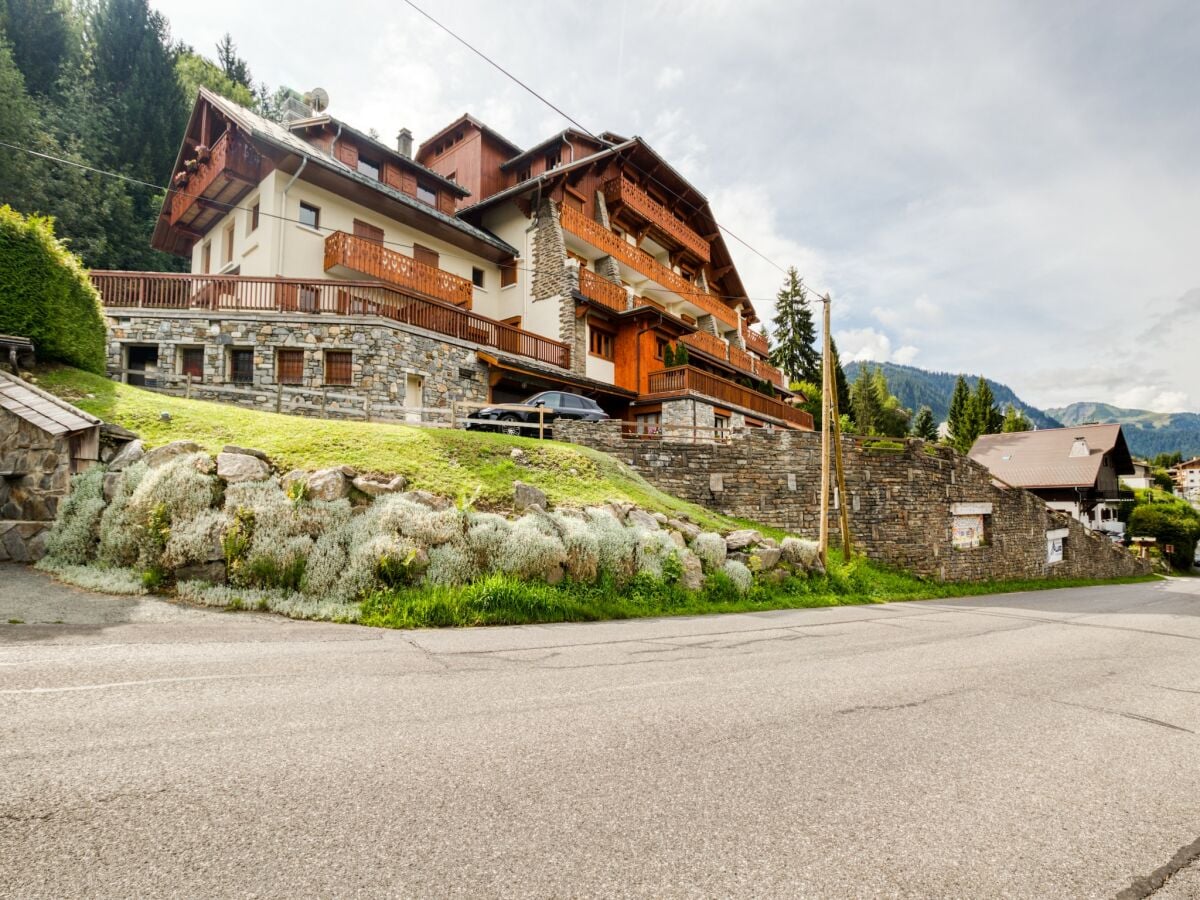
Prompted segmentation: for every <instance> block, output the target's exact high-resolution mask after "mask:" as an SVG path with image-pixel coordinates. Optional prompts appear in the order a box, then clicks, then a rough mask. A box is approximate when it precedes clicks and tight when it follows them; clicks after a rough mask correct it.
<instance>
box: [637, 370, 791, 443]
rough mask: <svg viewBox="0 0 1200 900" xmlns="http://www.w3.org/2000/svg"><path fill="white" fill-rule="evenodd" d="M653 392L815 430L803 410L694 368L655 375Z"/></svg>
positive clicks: (653, 377) (667, 371)
mask: <svg viewBox="0 0 1200 900" xmlns="http://www.w3.org/2000/svg"><path fill="white" fill-rule="evenodd" d="M649 389H650V390H649V396H650V397H653V398H663V399H666V398H668V397H682V396H686V395H689V394H699V395H701V396H704V397H708V398H710V399H712V400H716V401H717V402H719V403H728V404H729V405H730V406H736V407H739V408H741V409H743V410H745V411H747V412H749V413H752V414H753V413H757V414H759V415H763V416H769V417H771V418H773V419H779V420H781V421H784V422H787V423H788V424H789V425H792V426H794V427H796V428H801V429H804V430H806V431H812V430H813V418H812V416H810V415H809V414H808V413H806V412H804V411H803V410H800V409H794V408H793V407H791V406H789V405H788V404H786V403H784V402H783V401H781V400H779V399H777V398H775V397H768V396H767V395H766V394H760V393H758V392H757V391H752V390H750V389H749V388H747V387H743V386H742V385H740V384H738V383H737V382H734V381H730V380H729V379H727V378H721V377H720V376H718V375H713V374H711V373H709V372H702V371H701V370H700V369H695V368H693V367H691V366H676V367H674V368H671V369H661V370H659V371H657V372H651V373H650V382H649Z"/></svg>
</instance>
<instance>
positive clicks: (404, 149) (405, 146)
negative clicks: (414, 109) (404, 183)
mask: <svg viewBox="0 0 1200 900" xmlns="http://www.w3.org/2000/svg"><path fill="white" fill-rule="evenodd" d="M396 150H397V151H398V152H399V154H400V155H401V156H407V157H408V158H409V159H412V132H411V131H409V130H408V129H407V128H401V129H400V133H399V134H397V135H396Z"/></svg>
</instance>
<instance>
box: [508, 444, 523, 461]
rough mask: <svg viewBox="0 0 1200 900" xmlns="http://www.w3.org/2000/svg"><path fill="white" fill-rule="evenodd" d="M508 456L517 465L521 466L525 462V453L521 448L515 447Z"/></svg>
mask: <svg viewBox="0 0 1200 900" xmlns="http://www.w3.org/2000/svg"><path fill="white" fill-rule="evenodd" d="M508 455H509V457H511V459H512V461H513V462H515V463H516V464H517V465H520V464H521V463H523V462H525V451H524V450H522V449H521V448H520V447H513V448H512V450H511V451H509V454H508Z"/></svg>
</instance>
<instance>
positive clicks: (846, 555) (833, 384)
mask: <svg viewBox="0 0 1200 900" xmlns="http://www.w3.org/2000/svg"><path fill="white" fill-rule="evenodd" d="M825 308H826V309H829V307H828V306H826V307H825ZM828 335H829V332H828V322H826V338H825V353H826V354H828V358H829V363H828V366H829V381H830V389H829V394H830V398H831V401H832V402H831V403H830V407H831V408H832V410H833V423H832V427H833V468H834V471H835V472H836V473H837V489H838V511H839V512H840V513H841V524H842V558H843V559H844V560H845V561H846V562H849V561H850V557H851V555H852V554H853V553H854V544H853V542H852V541H851V540H850V507H849V506H848V503H849V497H847V496H846V469H845V466H844V464H843V462H842V411H841V408H840V407H839V405H838V392H837V368H836V366H835V365H834V362H833V348H832V341H831V340H830V339H829V336H828Z"/></svg>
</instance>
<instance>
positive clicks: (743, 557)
mask: <svg viewBox="0 0 1200 900" xmlns="http://www.w3.org/2000/svg"><path fill="white" fill-rule="evenodd" d="M730 560H733V561H734V562H739V563H741V564H742V565H743V566H746V565H749V564H750V554H749V553H740V552H739V553H730V554H729V555H728V556H726V557H725V562H729V561H730Z"/></svg>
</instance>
